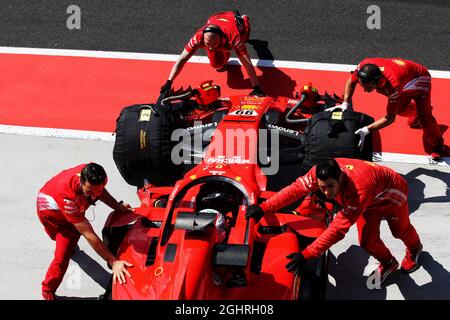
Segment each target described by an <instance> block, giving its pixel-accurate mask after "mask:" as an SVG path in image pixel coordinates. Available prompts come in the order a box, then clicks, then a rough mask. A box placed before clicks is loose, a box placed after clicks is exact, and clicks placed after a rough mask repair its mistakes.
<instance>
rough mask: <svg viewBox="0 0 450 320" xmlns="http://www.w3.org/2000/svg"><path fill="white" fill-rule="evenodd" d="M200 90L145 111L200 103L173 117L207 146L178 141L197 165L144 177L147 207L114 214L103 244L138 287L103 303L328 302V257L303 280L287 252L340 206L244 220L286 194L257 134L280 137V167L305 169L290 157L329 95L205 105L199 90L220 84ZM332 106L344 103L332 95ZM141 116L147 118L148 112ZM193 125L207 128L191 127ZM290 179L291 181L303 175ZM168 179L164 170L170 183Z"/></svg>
mask: <svg viewBox="0 0 450 320" xmlns="http://www.w3.org/2000/svg"><path fill="white" fill-rule="evenodd" d="M202 85H203V86H204V87H203V88H202V86H200V87H199V88H198V89H196V90H197V91H195V90H190V91H189V92H188V93H187V94H184V95H183V94H181V95H175V97H171V98H165V99H164V100H161V101H159V104H156V105H148V106H147V107H148V108H150V114H151V116H150V117H148V118H149V119H151V117H154V119H156V118H155V117H159V118H158V119H161V118H163V116H162V114H163V113H164V112H165V111H167V110H172V111H171V112H175V111H173V110H174V109H170V107H171V106H173V105H172V103H173V101H175V100H177V99H181V101H184V102H183V103H184V104H183V105H184V106H183V107H182V109H183V108H184V109H186V101H187V100H189V101H190V103H192V101H193V100H192V99H189V98H190V97H195V96H197V98H196V100H195V101H196V102H195V103H196V105H195V107H194V108H191V109H190V110H189V111H188V112H185V113H184V114H182V113H180V114H181V115H180V114H177V115H176V116H175V117H174V118H176V119H178V120H179V119H183V121H184V122H185V123H187V125H184V126H183V125H180V124H179V123H180V122H178V127H179V129H181V131H180V132H181V133H182V134H185V135H187V136H188V137H189V136H190V137H195V136H196V135H200V136H201V139H200V143H199V145H198V143H197V147H196V146H195V144H196V142H195V141H194V143H192V141H188V142H187V143H186V141H184V142H179V149H178V150H179V151H180V152H182V151H186V150H188V156H189V157H188V158H189V159H188V160H189V161H190V163H189V161H186V158H184V160H185V161H184V163H182V164H179V165H182V166H184V167H183V168H184V172H183V173H182V174H181V177H177V178H176V179H175V182H174V183H170V181H169V178H168V182H167V183H166V184H165V183H164V181H163V182H161V181H157V180H158V179H156V180H155V179H153V181H149V178H148V176H141V178H142V181H143V182H142V185H139V184H136V185H137V186H138V196H139V199H140V202H141V205H140V207H138V208H136V209H135V210H136V212H135V214H129V215H124V214H119V213H115V212H112V213H111V214H110V216H109V217H108V220H107V222H106V223H105V226H104V229H103V238H104V241H105V243H107V245H108V247H109V248H110V249H111V250H112V251H113V252H117V256H118V257H119V258H120V259H122V260H126V261H129V262H131V263H132V264H133V267H132V268H130V269H129V271H130V273H131V275H132V280H130V281H127V283H126V284H123V285H119V284H117V285H114V286H113V285H112V284H111V286H110V287H109V288H108V290H107V292H106V293H105V295H104V297H105V298H112V299H183V300H185V299H194V300H205V299H206V300H211V299H225V300H247V299H262V300H264V299H294V300H295V299H321V298H323V297H324V294H325V288H326V283H327V259H328V256H327V254H325V255H323V256H322V257H320V258H318V259H316V260H312V261H310V262H309V265H308V266H307V268H306V269H305V271H304V272H303V274H302V275H301V276H299V277H296V276H294V274H293V273H289V272H287V270H286V268H285V265H286V264H287V262H288V259H287V258H286V256H287V255H288V254H290V253H292V252H296V251H300V250H301V249H302V248H304V247H305V246H307V245H308V244H309V243H311V242H312V241H313V240H314V239H315V238H316V237H318V236H319V235H320V234H321V233H322V232H323V230H324V229H325V228H326V226H327V223H328V222H329V220H330V219H331V217H332V210H333V206H332V205H330V204H328V203H326V202H324V201H322V200H321V199H320V198H319V197H318V196H315V195H311V196H310V197H307V198H306V199H299V202H298V203H297V204H296V205H295V206H294V207H292V208H286V210H283V211H284V212H278V213H275V214H271V215H266V216H264V217H263V218H262V219H261V221H259V222H258V223H255V221H254V219H250V220H246V219H245V211H246V208H247V206H248V205H251V204H255V203H259V202H261V201H262V200H264V199H266V198H268V197H270V196H271V195H272V194H273V193H274V191H276V190H278V189H279V188H280V186H278V187H274V185H271V184H270V183H269V180H270V179H272V178H273V177H277V175H279V172H276V173H272V174H266V173H267V170H268V169H270V166H271V164H273V161H271V160H272V159H273V158H274V154H273V153H272V154H270V152H273V151H274V149H273V148H271V147H270V146H271V143H273V139H274V138H273V137H272V138H271V139H272V140H271V139H263V140H266V141H269V143H262V141H261V140H262V139H261V135H260V134H259V133H260V132H263V133H266V138H267V135H270V134H269V133H271V132H272V133H274V131H275V135H274V136H275V138H276V139H278V145H277V150H279V151H280V154H281V156H279V159H278V161H279V167H280V168H281V169H282V168H285V167H286V166H288V165H289V163H293V164H294V165H295V166H296V167H298V161H299V160H298V159H299V157H300V156H299V154H300V153H301V152H297V153H295V152H292V150H300V149H301V144H302V139H303V131H304V129H305V126H306V124H307V121H308V119H309V118H311V116H312V115H313V114H315V113H317V112H320V111H322V110H323V109H324V108H325V107H327V106H329V104H327V103H325V104H321V103H320V102H319V101H321V100H323V99H322V98H323V97H321V96H320V95H318V93H317V91H316V90H313V89H312V87H311V86H305V88H304V91H303V92H302V94H301V98H300V99H288V98H272V97H256V96H232V97H228V98H223V99H218V97H217V93H216V94H214V93H212V91H211V92H209V93H208V94H210V95H212V96H214V97H213V99H212V100H213V101H214V103H215V104H206V103H205V104H204V105H203V106H202V105H201V104H200V102H202V101H201V99H199V97H203V98H205V97H207V95H205V93H204V92H203V93H202V92H200V93H199V90H200V91H201V90H202V89H205V88H206V89H207V90H204V91H206V92H207V91H208V90H209V89H208V88H210V87H211V86H213V84H212V83H211V82H207V83H206V86H205V84H202ZM215 90H217V88H215ZM202 94H203V96H202ZM186 97H188V98H186ZM210 98H211V97H210ZM327 99H328V100H329V101H332V102H334V103H336V100H334V99H332V98H331V97H329V96H327ZM199 101H200V102H199ZM195 103H194V104H195ZM203 103H204V101H203ZM140 110H141V111H140V112H141V113H142V108H141V109H140ZM144 110H147V109H144ZM199 114H201V116H199ZM139 117H140V118H139V119H142V115H141V116H139ZM146 118H147V117H146ZM178 120H176V121H178ZM194 120H201V122H200V124H198V123H197V125H196V126H192V125H193V121H194ZM261 129H263V130H261ZM139 136H141V137H142V134H140V135H139ZM193 140H195V139H193ZM286 141H287V142H286ZM167 143H169V142H167ZM141 145H142V141H141ZM299 148H300V149H299ZM261 150H263V151H269V155H268V156H265V155H264V153H263V156H261ZM172 158H173V154H172ZM116 163H117V162H116ZM186 163H189V165H186ZM160 168H163V167H160ZM174 168H175V167H174ZM119 170H120V169H119ZM174 170H175V169H174ZM281 171H282V170H281ZM265 172H266V173H265ZM288 172H290V175H291V177H290V178H291V180H292V179H293V178H296V177H297V176H298V174H293V173H292V171H288ZM170 174H171V173H170ZM170 174H169V173H167V172H166V173H165V175H166V176H167V177H169V176H170ZM288 174H289V173H288ZM153 177H155V176H153ZM144 178H145V180H144ZM281 179H282V180H283V177H281ZM285 180H286V179H285V178H284V185H286V181H285ZM155 181H156V182H155ZM282 185H283V184H282Z"/></svg>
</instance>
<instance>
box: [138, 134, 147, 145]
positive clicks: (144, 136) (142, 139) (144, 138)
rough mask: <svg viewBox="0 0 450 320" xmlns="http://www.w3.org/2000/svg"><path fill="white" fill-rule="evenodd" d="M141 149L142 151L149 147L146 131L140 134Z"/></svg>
mask: <svg viewBox="0 0 450 320" xmlns="http://www.w3.org/2000/svg"><path fill="white" fill-rule="evenodd" d="M139 147H140V148H141V150H143V149H145V148H146V147H147V133H146V132H145V131H144V130H140V132H139Z"/></svg>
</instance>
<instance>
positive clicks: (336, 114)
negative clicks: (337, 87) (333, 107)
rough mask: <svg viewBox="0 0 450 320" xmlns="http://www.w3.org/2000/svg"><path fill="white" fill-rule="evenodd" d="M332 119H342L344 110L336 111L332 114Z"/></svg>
mask: <svg viewBox="0 0 450 320" xmlns="http://www.w3.org/2000/svg"><path fill="white" fill-rule="evenodd" d="M331 119H332V120H342V111H336V112H333V113H332V114H331Z"/></svg>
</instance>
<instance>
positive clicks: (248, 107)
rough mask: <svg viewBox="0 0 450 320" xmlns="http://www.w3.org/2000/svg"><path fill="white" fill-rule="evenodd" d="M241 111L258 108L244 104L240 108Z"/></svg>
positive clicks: (257, 107)
mask: <svg viewBox="0 0 450 320" xmlns="http://www.w3.org/2000/svg"><path fill="white" fill-rule="evenodd" d="M241 109H242V110H258V109H259V106H258V105H254V104H244V105H242V106H241Z"/></svg>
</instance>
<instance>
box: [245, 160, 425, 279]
mask: <svg viewBox="0 0 450 320" xmlns="http://www.w3.org/2000/svg"><path fill="white" fill-rule="evenodd" d="M317 190H320V191H321V192H322V193H323V194H324V195H325V196H326V197H327V198H328V199H333V200H334V201H335V202H337V203H338V204H339V206H340V210H339V212H338V213H337V214H336V216H335V217H334V219H333V221H332V222H331V223H330V225H329V226H328V228H327V229H326V230H325V231H324V232H323V233H322V234H321V235H320V236H319V237H318V238H317V239H316V240H315V241H314V242H313V243H311V244H310V245H309V246H307V247H306V248H305V249H304V250H302V251H301V252H299V253H292V254H290V255H289V256H288V258H290V259H292V260H291V261H290V262H289V263H288V264H287V266H286V267H287V268H288V270H289V271H291V272H296V273H299V272H301V270H302V268H303V266H304V264H305V263H306V261H307V260H309V259H312V258H316V257H319V256H320V255H322V254H323V253H324V252H326V250H328V249H329V248H330V247H331V246H332V245H333V244H335V243H336V242H338V241H340V240H341V239H343V238H344V236H345V234H346V233H347V231H348V230H349V229H350V227H351V226H352V225H353V224H354V223H355V222H356V224H357V228H358V236H359V243H360V245H361V247H362V248H363V249H364V250H366V251H367V252H368V253H369V254H370V255H372V256H373V257H374V258H376V259H377V260H378V261H379V262H380V265H379V267H378V268H377V269H376V270H375V271H374V273H372V275H373V274H375V273H377V276H378V279H379V280H380V284H381V283H382V282H383V281H384V280H385V279H386V277H387V276H388V275H389V274H390V273H391V272H393V271H395V270H397V268H398V266H399V264H398V262H397V260H396V259H395V257H394V256H393V255H392V254H391V252H390V251H389V249H388V248H387V247H386V246H385V245H384V243H383V241H382V240H381V239H380V223H381V220H382V219H383V218H384V219H386V220H387V223H388V225H389V228H390V230H391V232H392V234H393V236H394V237H395V238H398V239H400V240H402V241H403V242H404V244H405V246H406V255H405V257H404V259H403V261H402V265H401V269H402V270H403V271H404V272H407V273H410V272H413V271H414V270H416V269H417V268H418V267H419V264H418V259H419V256H420V253H421V252H422V244H421V242H420V239H419V236H418V235H417V232H416V230H415V229H414V227H413V226H412V224H411V222H410V220H409V210H408V198H407V194H408V185H407V183H406V181H405V180H404V179H403V178H402V177H401V176H400V175H399V174H398V173H396V172H395V171H393V170H392V169H390V168H387V167H384V166H380V165H377V164H374V163H372V162H368V161H362V160H358V159H345V158H337V159H332V158H327V159H325V160H323V161H321V162H320V163H319V164H317V166H314V167H313V168H312V169H311V170H310V171H309V172H308V173H307V174H306V175H304V176H301V177H299V178H298V179H297V180H296V181H295V182H294V183H292V184H291V185H290V186H287V187H286V188H284V189H282V190H281V191H279V192H278V193H277V194H275V195H274V196H273V197H271V198H269V199H267V200H266V201H264V202H263V203H261V205H260V206H258V205H251V206H249V207H248V208H247V213H246V218H250V217H255V218H257V219H259V218H260V217H262V215H264V214H267V213H273V212H277V211H278V210H279V209H281V208H283V207H285V206H287V205H288V204H290V203H292V202H294V201H296V200H298V199H300V198H302V197H303V196H305V195H307V194H308V193H309V192H312V191H317Z"/></svg>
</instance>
